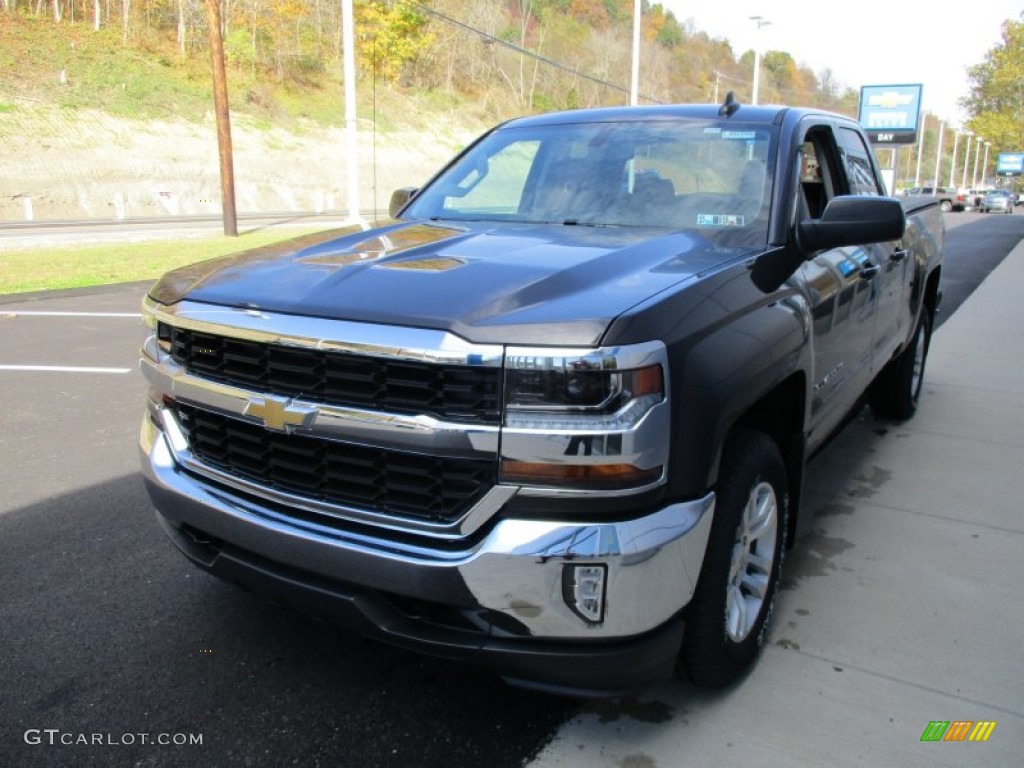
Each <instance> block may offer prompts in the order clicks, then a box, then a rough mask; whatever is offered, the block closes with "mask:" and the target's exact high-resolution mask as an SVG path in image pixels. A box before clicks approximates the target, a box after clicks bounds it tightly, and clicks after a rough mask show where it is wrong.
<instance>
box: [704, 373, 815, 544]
mask: <svg viewBox="0 0 1024 768" xmlns="http://www.w3.org/2000/svg"><path fill="white" fill-rule="evenodd" d="M806 406H807V379H806V377H805V375H804V373H803V371H796V372H794V373H793V374H791V375H790V376H789V377H788V378H786V379H785V380H783V381H782V382H780V383H779V384H777V385H776V386H775V387H773V388H772V389H771V390H770V391H768V392H766V393H765V394H764V395H763V396H761V398H760V399H758V400H757V401H756V402H755V403H754V404H753V405H751V406H750V407H749V408H748V409H747V410H746V411H744V412H743V413H742V414H740V416H739V417H738V418H737V419H736V420H735V421H734V422H733V424H732V425H731V426H730V428H729V430H728V432H727V433H726V435H725V439H724V440H723V443H722V444H723V445H724V444H725V442H727V441H728V438H729V436H730V435H731V434H732V433H733V432H734V431H735V430H737V429H753V430H756V431H758V432H762V433H764V434H766V435H768V436H769V437H770V438H772V440H774V441H775V444H776V445H777V446H778V447H779V452H780V453H781V454H782V460H783V462H784V463H785V465H786V479H787V486H788V487H787V491H788V495H789V499H788V501H789V525H788V529H787V530H786V546H787V547H791V546H792V545H793V541H794V538H795V532H796V520H797V517H798V516H799V509H800V499H801V496H802V489H803V480H804V465H805V464H806V455H805V454H806V440H805V430H804V423H805V419H806Z"/></svg>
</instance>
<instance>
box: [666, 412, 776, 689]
mask: <svg viewBox="0 0 1024 768" xmlns="http://www.w3.org/2000/svg"><path fill="white" fill-rule="evenodd" d="M714 514H715V517H714V521H713V522H712V525H711V534H710V537H709V539H708V548H707V553H706V554H705V556H704V566H703V569H702V570H701V575H700V578H699V579H698V582H697V589H696V591H695V593H694V597H693V600H692V601H691V603H690V606H689V608H688V609H687V617H686V619H687V626H686V635H685V639H684V642H683V649H682V653H681V654H680V672H681V673H683V674H685V675H687V676H688V677H689V678H690V679H691V680H693V682H695V683H697V684H698V685H702V686H706V687H712V688H717V687H720V686H723V685H727V684H729V683H731V682H733V681H734V680H736V679H737V678H738V677H739V676H740V674H742V672H743V671H744V670H745V669H746V668H747V667H749V666H750V664H751V663H752V662H753V661H754V659H755V658H756V657H757V654H758V652H759V651H760V649H761V646H762V645H763V644H764V641H765V636H766V634H767V628H768V622H769V619H770V618H771V613H772V608H773V606H774V604H775V596H776V594H777V592H778V588H779V578H780V573H781V570H782V558H783V552H784V540H785V538H786V533H785V532H786V525H787V523H788V514H789V511H788V494H787V492H786V470H785V466H784V464H783V461H782V456H781V454H780V453H779V449H778V447H777V446H776V444H775V441H774V440H772V439H771V438H770V437H768V436H767V435H765V434H763V433H761V432H755V431H752V430H746V429H744V430H737V431H736V432H735V433H734V434H733V435H732V436H731V438H730V440H729V441H728V443H727V444H726V447H725V451H724V453H723V455H722V465H721V471H720V473H719V481H718V486H717V494H716V500H715V513H714Z"/></svg>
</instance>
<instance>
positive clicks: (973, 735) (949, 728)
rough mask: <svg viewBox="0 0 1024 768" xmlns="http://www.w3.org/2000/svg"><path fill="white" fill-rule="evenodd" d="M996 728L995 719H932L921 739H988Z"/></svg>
mask: <svg viewBox="0 0 1024 768" xmlns="http://www.w3.org/2000/svg"><path fill="white" fill-rule="evenodd" d="M995 729H996V721H995V720H978V721H977V722H975V721H974V720H953V721H952V722H950V721H949V720H932V721H931V722H930V723H928V727H927V728H925V729H924V733H922V734H921V741H988V737H989V736H991V735H992V731H994V730H995Z"/></svg>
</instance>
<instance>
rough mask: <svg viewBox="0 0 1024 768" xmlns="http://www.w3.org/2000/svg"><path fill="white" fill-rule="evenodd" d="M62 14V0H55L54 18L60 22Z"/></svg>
mask: <svg viewBox="0 0 1024 768" xmlns="http://www.w3.org/2000/svg"><path fill="white" fill-rule="evenodd" d="M61 16H62V14H61V11H60V0H53V20H54V21H56V22H58V23H59V22H60V20H61Z"/></svg>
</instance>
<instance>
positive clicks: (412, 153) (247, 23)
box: [0, 0, 850, 221]
mask: <svg viewBox="0 0 1024 768" xmlns="http://www.w3.org/2000/svg"><path fill="white" fill-rule="evenodd" d="M337 5H338V4H337V3H334V4H323V3H321V2H319V0H296V1H295V2H292V3H287V4H283V3H278V4H267V5H264V4H262V3H256V2H253V3H249V4H245V3H235V4H232V5H231V6H230V8H232V9H234V11H233V14H234V15H231V14H229V17H228V19H227V20H226V27H227V29H226V37H225V47H226V50H227V53H228V59H229V61H228V80H229V85H230V101H231V109H232V128H233V142H234V149H235V171H236V176H237V178H236V191H237V197H238V209H239V211H240V212H256V211H290V210H295V211H311V210H313V211H320V210H345V209H346V208H347V201H346V200H345V199H344V192H343V191H342V190H343V188H344V178H345V160H344V156H343V137H342V125H343V116H342V87H341V83H340V76H339V73H340V70H341V67H340V64H339V61H338V50H337V47H338V46H337V42H336V41H337V40H338V39H339V24H340V20H339V19H338V18H337V17H338V7H337ZM54 6H55V7H57V8H58V9H60V10H61V13H62V16H61V20H60V21H59V22H58V21H55V20H54V19H53V17H52V15H48V10H47V9H42V6H39V7H37V8H35V9H34V10H33V8H32V7H31V6H27V7H18V6H17V5H16V4H14V3H11V4H10V6H9V7H11V8H12V10H10V11H7V12H0V40H2V42H3V44H2V46H0V220H15V221H16V220H24V219H25V218H27V217H28V216H31V217H33V218H35V219H67V218H94V217H95V218H109V217H112V216H121V215H126V216H155V215H167V214H189V213H219V211H220V202H219V190H220V182H219V167H218V158H217V145H216V133H215V126H214V120H213V111H212V104H213V98H212V93H211V85H210V74H209V56H208V52H207V48H206V30H205V17H204V13H203V10H202V8H203V6H202V3H201V0H180V2H178V3H176V4H167V3H164V2H159V0H135V2H133V3H131V4H128V3H125V4H121V5H120V6H109V5H107V6H106V13H107V14H108V15H107V16H102V13H103V6H93V5H87V4H84V3H79V4H77V5H72V4H71V3H70V2H69V0H55V2H54ZM5 7H8V6H5ZM94 7H95V8H100V11H101V19H100V22H101V23H100V24H99V29H95V28H94V18H93V17H92V16H91V14H92V11H93V8H94ZM631 7H632V2H630V1H629V0H505V1H503V2H502V1H498V0H437V1H436V2H433V3H430V4H429V7H428V5H422V4H419V3H412V2H409V3H384V2H370V1H369V0H367V1H365V2H357V4H356V12H357V23H356V30H357V32H359V40H358V61H359V83H358V92H359V128H360V140H359V141H360V143H359V149H360V152H359V158H360V160H359V162H360V169H359V170H360V179H361V187H362V189H363V190H364V195H363V199H362V201H361V204H362V207H364V208H366V207H370V206H371V205H375V206H377V207H382V206H386V204H387V200H388V198H389V196H390V192H391V190H392V188H394V187H398V186H408V185H417V184H419V183H421V182H422V181H423V180H424V179H425V178H427V177H428V176H429V175H430V174H431V173H432V172H433V171H434V170H436V169H437V168H438V167H439V165H440V164H441V163H443V162H444V161H445V160H446V159H447V158H448V157H450V156H451V154H452V153H453V152H454V151H456V150H457V149H459V148H460V147H462V146H464V145H465V143H466V142H467V141H469V140H470V139H471V138H472V137H474V136H476V135H478V134H479V133H480V132H481V131H482V130H484V129H485V128H486V127H487V126H489V125H491V124H493V123H494V122H496V121H498V120H501V119H505V118H507V117H510V116H513V115H517V114H524V113H529V112H536V111H543V110H549V109H560V108H572V107H579V106H596V105H601V104H621V103H623V102H624V100H625V95H624V94H623V92H622V88H621V85H622V81H623V80H624V78H625V76H624V75H623V73H624V72H628V56H629V37H630V24H631V18H630V17H631V11H630V9H631ZM123 8H128V9H129V11H128V12H129V16H128V17H127V23H125V19H123V18H120V17H119V16H118V14H119V13H120V12H121V11H122V9H123ZM175 8H176V9H177V11H176V12H175V11H174V9H175ZM40 9H42V11H43V12H40ZM246 9H249V10H250V11H251V13H250V14H249V15H246ZM644 38H645V40H644V43H643V46H644V47H643V51H644V57H643V64H642V68H641V75H642V76H641V87H640V90H641V93H642V94H644V96H645V97H647V99H648V100H658V101H693V100H698V101H710V100H711V99H712V98H713V97H714V96H715V94H716V91H719V90H720V91H721V92H720V93H718V96H719V97H722V96H724V91H725V89H726V88H727V87H728V88H735V89H736V90H737V92H738V95H739V96H740V98H741V99H742V98H743V90H744V89H746V88H748V87H749V84H748V83H747V82H746V81H745V80H744V79H743V78H744V76H745V75H746V73H749V72H750V66H749V65H750V62H749V61H748V60H745V59H744V56H747V55H748V54H744V56H740V57H739V58H737V57H736V56H735V55H734V54H733V52H732V50H731V49H730V48H729V45H728V43H727V42H725V41H721V40H710V39H709V38H708V37H707V36H706V35H704V34H703V33H700V32H698V31H696V30H693V29H689V28H687V27H686V26H685V25H681V24H679V22H678V21H677V20H676V19H674V18H673V17H672V16H671V14H667V13H666V12H664V11H663V10H662V9H661V6H660V5H658V4H653V5H648V6H647V8H646V10H645V15H644ZM522 51H526V52H527V53H526V55H524V54H523V53H522ZM763 71H764V76H763V77H764V79H763V81H762V93H763V94H765V98H766V100H767V99H768V98H771V97H772V96H773V89H774V95H775V97H776V98H777V99H780V100H781V99H785V100H793V101H803V102H804V103H817V104H821V105H822V106H829V107H832V108H843V107H844V106H845V107H846V108H847V109H848V108H849V106H850V105H849V104H847V103H846V102H848V101H849V95H843V96H837V95H835V94H830V93H828V92H827V89H826V90H823V89H822V88H820V87H819V84H818V80H817V78H816V77H815V76H814V75H813V73H810V72H808V71H806V70H803V69H801V68H800V67H798V66H796V64H795V63H794V62H793V60H792V59H791V58H790V57H789V56H788V54H784V53H779V52H769V53H768V54H766V55H765V57H764V70H763Z"/></svg>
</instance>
